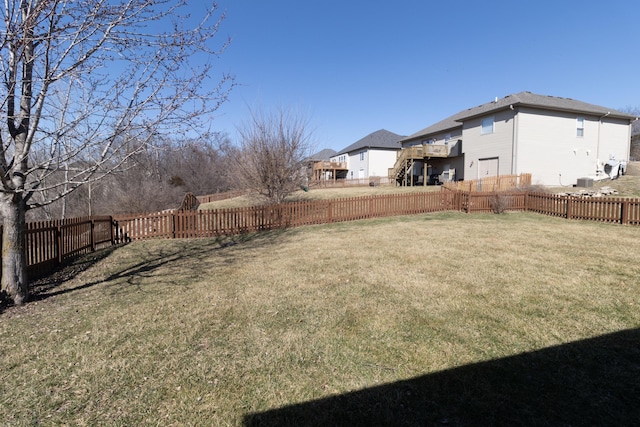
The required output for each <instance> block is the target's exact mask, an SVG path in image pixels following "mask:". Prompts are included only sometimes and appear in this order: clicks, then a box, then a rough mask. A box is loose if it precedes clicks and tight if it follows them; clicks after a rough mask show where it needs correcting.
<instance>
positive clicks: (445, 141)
mask: <svg viewBox="0 0 640 427" xmlns="http://www.w3.org/2000/svg"><path fill="white" fill-rule="evenodd" d="M450 140H451V134H450V133H448V134H446V135H445V136H444V145H449V141H450Z"/></svg>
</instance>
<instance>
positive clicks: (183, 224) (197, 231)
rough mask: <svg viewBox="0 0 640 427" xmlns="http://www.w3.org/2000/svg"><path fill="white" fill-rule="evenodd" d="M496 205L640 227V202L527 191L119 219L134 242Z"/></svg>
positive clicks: (419, 195) (360, 199)
mask: <svg viewBox="0 0 640 427" xmlns="http://www.w3.org/2000/svg"><path fill="white" fill-rule="evenodd" d="M496 204H500V206H501V207H502V208H503V209H504V210H509V211H527V212H536V213H540V214H544V215H551V216H557V217H563V218H567V219H580V220H592V221H602V222H611V223H619V224H628V225H640V199H623V198H605V197H601V198H580V197H570V196H559V195H555V194H548V193H536V192H527V191H510V192H495V193H488V192H473V193H469V192H462V191H456V192H454V191H441V192H418V193H410V194H395V195H379V196H366V197H356V198H346V199H335V200H316V201H306V202H292V203H285V204H281V205H273V206H254V207H244V208H233V209H217V210H208V211H197V212H183V211H173V212H159V213H154V214H144V215H128V216H118V217H116V220H117V222H118V224H119V227H120V229H121V232H123V233H126V236H127V237H129V238H131V239H134V240H138V239H153V238H192V237H212V236H221V235H233V234H240V233H245V232H251V231H260V230H272V229H278V228H286V227H298V226H302V225H311V224H327V223H333V222H342V221H353V220H359V219H367V218H380V217H385V216H395V215H414V214H421V213H429V212H443V211H461V212H466V213H479V212H494V211H495V210H496Z"/></svg>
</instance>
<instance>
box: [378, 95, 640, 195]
mask: <svg viewBox="0 0 640 427" xmlns="http://www.w3.org/2000/svg"><path fill="white" fill-rule="evenodd" d="M635 119H636V117H634V116H632V115H630V114H626V113H623V112H620V111H616V110H612V109H610V108H605V107H601V106H598V105H593V104H587V103H585V102H581V101H577V100H573V99H569V98H560V97H554V96H544V95H536V94H533V93H531V92H520V93H517V94H515V95H508V96H506V97H504V98H502V99H498V98H496V99H495V100H494V101H493V102H489V103H486V104H483V105H480V106H478V107H474V108H469V109H468V110H464V111H461V112H459V113H457V114H455V115H453V116H451V117H449V118H447V119H445V120H442V121H440V122H438V123H436V124H434V125H431V126H429V127H427V128H425V129H423V130H421V131H419V132H416V133H414V134H413V135H411V136H408V137H406V138H404V139H402V140H401V141H400V143H401V144H402V147H403V148H404V149H406V150H408V151H407V154H406V155H404V154H403V155H400V156H399V157H398V159H399V161H398V162H397V163H396V164H395V165H394V168H392V169H390V171H389V176H390V178H391V179H395V180H396V181H398V182H401V183H405V184H407V183H409V182H411V183H414V184H415V182H416V178H417V180H418V181H419V178H420V175H423V176H427V177H428V178H429V177H433V176H435V177H440V180H446V179H452V180H462V179H466V180H471V179H479V178H482V177H488V176H497V175H519V174H521V173H531V174H532V182H533V183H534V184H542V185H572V184H575V183H576V181H577V179H578V178H583V177H593V178H595V179H597V178H599V177H602V176H606V175H605V169H606V166H607V162H608V161H609V160H611V159H615V160H617V161H627V160H629V149H630V138H631V126H630V123H631V122H632V121H633V120H635ZM404 151H405V150H403V152H404Z"/></svg>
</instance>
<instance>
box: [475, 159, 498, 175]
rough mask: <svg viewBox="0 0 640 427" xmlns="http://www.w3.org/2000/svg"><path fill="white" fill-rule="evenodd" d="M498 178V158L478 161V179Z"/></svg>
mask: <svg viewBox="0 0 640 427" xmlns="http://www.w3.org/2000/svg"><path fill="white" fill-rule="evenodd" d="M488 176H498V158H497V157H492V158H490V159H480V160H478V178H485V177H488Z"/></svg>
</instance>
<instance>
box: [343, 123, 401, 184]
mask: <svg viewBox="0 0 640 427" xmlns="http://www.w3.org/2000/svg"><path fill="white" fill-rule="evenodd" d="M402 138H404V136H402V135H397V134H395V133H393V132H389V131H388V130H385V129H381V130H379V131H376V132H373V133H371V134H369V135H367V136H365V137H364V138H362V139H360V140H358V141H357V142H354V143H353V144H351V145H349V146H348V147H346V148H345V149H343V150H341V151H339V152H338V153H337V154H336V155H335V156H333V157H331V161H332V162H339V163H346V164H347V169H346V170H345V171H344V174H343V175H344V176H339V177H338V178H346V179H368V178H372V177H384V178H386V177H387V175H388V170H389V168H390V167H392V166H393V165H394V163H395V162H396V157H397V152H398V151H400V149H401V146H400V144H398V141H400V140H401V139H402Z"/></svg>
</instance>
